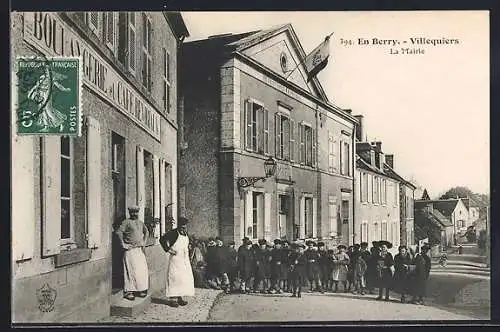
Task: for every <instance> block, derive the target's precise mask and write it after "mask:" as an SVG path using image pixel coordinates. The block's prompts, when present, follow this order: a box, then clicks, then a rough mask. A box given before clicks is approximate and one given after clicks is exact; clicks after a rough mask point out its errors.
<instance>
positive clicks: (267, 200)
mask: <svg viewBox="0 0 500 332" xmlns="http://www.w3.org/2000/svg"><path fill="white" fill-rule="evenodd" d="M271 235H272V234H271V193H264V238H265V239H266V240H268V241H269V240H271Z"/></svg>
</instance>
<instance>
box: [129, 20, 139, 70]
mask: <svg viewBox="0 0 500 332" xmlns="http://www.w3.org/2000/svg"><path fill="white" fill-rule="evenodd" d="M127 15H128V43H127V46H128V57H127V62H128V69H129V70H130V71H131V72H132V73H134V74H135V68H136V61H137V60H136V56H135V50H136V44H135V43H136V34H135V31H136V30H135V27H136V22H135V13H134V12H128V14H127Z"/></svg>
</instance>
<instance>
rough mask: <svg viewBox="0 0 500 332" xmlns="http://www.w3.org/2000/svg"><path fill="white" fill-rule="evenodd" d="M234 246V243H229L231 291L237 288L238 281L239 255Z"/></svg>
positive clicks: (228, 257)
mask: <svg viewBox="0 0 500 332" xmlns="http://www.w3.org/2000/svg"><path fill="white" fill-rule="evenodd" d="M234 244H235V243H234V241H229V243H228V247H227V260H228V271H229V272H228V276H229V283H230V289H231V290H234V289H235V288H236V280H237V279H238V253H237V252H236V249H234Z"/></svg>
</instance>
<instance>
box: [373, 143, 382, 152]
mask: <svg viewBox="0 0 500 332" xmlns="http://www.w3.org/2000/svg"><path fill="white" fill-rule="evenodd" d="M371 145H372V146H373V148H374V149H375V151H376V152H382V142H380V141H376V142H371Z"/></svg>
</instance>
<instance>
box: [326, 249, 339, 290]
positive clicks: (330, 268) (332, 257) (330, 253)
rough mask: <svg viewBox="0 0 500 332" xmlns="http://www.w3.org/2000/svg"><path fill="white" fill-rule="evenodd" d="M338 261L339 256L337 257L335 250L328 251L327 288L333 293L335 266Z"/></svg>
mask: <svg viewBox="0 0 500 332" xmlns="http://www.w3.org/2000/svg"><path fill="white" fill-rule="evenodd" d="M336 261H337V256H335V250H333V249H328V251H327V261H326V265H327V268H326V269H327V284H326V288H327V289H328V290H330V291H333V284H334V281H333V268H334V266H335V263H336Z"/></svg>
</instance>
